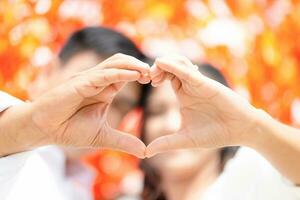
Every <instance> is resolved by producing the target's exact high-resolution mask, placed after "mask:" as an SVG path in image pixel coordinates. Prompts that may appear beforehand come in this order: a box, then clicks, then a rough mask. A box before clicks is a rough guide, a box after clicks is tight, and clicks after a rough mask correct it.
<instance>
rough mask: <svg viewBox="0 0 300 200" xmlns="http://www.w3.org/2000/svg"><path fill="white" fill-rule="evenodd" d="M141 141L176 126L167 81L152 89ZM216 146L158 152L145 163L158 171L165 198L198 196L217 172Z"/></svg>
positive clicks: (175, 103) (178, 118) (178, 122)
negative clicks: (143, 137)
mask: <svg viewBox="0 0 300 200" xmlns="http://www.w3.org/2000/svg"><path fill="white" fill-rule="evenodd" d="M146 114H147V118H146V121H145V142H146V144H149V143H150V142H151V141H153V140H155V139H156V138H158V137H161V136H164V135H170V134H172V133H174V132H176V131H178V130H179V129H180V126H181V120H182V119H181V115H180V109H179V102H178V100H177V98H176V94H175V93H174V90H173V89H172V86H171V84H170V82H169V81H165V82H164V83H162V84H161V85H160V87H157V88H154V89H153V90H152V92H151V95H150V96H149V101H148V106H147V108H146ZM219 158H220V157H219V151H218V150H217V149H199V148H198V149H188V150H176V151H175V150H174V151H172V152H167V153H162V154H158V155H156V156H154V157H152V158H150V159H148V160H147V163H148V164H150V165H151V166H152V167H154V168H155V170H157V171H158V172H159V174H160V175H161V178H162V188H163V190H164V192H165V194H166V195H167V199H171V200H177V199H178V200H183V199H190V200H191V199H199V196H201V193H202V191H203V190H204V189H205V188H206V187H207V186H208V185H209V184H210V183H211V182H212V181H213V180H214V179H215V178H216V177H217V176H218V175H219V172H220V171H219V167H220V163H219V162H220V160H219Z"/></svg>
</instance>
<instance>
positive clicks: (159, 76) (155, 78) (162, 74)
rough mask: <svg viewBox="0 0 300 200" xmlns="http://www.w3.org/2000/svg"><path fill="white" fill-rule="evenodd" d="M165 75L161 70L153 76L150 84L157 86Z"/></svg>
mask: <svg viewBox="0 0 300 200" xmlns="http://www.w3.org/2000/svg"><path fill="white" fill-rule="evenodd" d="M166 75H167V73H165V72H162V73H160V74H159V75H158V76H156V77H154V78H153V79H152V82H151V84H152V86H158V85H159V83H161V82H163V81H164V80H165V77H166Z"/></svg>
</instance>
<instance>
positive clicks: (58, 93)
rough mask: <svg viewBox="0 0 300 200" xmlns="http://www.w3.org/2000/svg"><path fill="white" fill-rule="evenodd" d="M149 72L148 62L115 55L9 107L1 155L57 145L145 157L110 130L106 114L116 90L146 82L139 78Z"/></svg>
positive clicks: (141, 148)
mask: <svg viewBox="0 0 300 200" xmlns="http://www.w3.org/2000/svg"><path fill="white" fill-rule="evenodd" d="M148 73H149V66H148V64H146V63H143V62H141V61H139V60H137V59H135V58H133V57H130V56H126V55H123V54H116V55H114V56H112V57H110V58H108V59H106V60H105V61H103V62H102V63H100V64H98V65H96V66H95V67H92V68H90V69H88V70H85V71H82V72H80V73H77V74H76V75H73V76H72V77H71V78H70V79H69V80H68V81H66V82H64V83H62V84H60V85H59V86H57V87H55V88H53V89H51V90H50V91H48V92H45V93H44V94H43V95H42V96H40V97H38V98H37V99H36V100H34V101H33V102H32V103H24V104H22V105H19V106H12V107H10V108H9V109H7V110H6V111H5V112H3V113H2V115H1V121H0V127H1V130H0V135H1V136H2V137H1V142H0V152H1V154H0V155H2V156H4V155H8V154H11V153H15V152H20V151H24V150H27V149H30V148H35V147H38V146H41V145H47V144H57V145H61V146H73V147H97V148H99V147H101V148H110V149H116V150H120V151H124V152H127V153H130V154H133V155H136V156H137V157H144V152H145V145H144V144H143V143H142V142H141V141H140V140H139V139H137V138H136V137H134V136H132V135H129V134H127V133H123V132H120V131H118V130H116V129H114V128H112V127H111V126H110V125H109V123H108V121H107V116H108V110H109V106H110V105H111V103H112V100H113V98H114V97H115V96H116V94H117V93H118V92H119V91H120V89H121V88H122V87H123V86H124V85H125V84H126V83H128V82H132V81H139V82H147V81H148V82H149V80H146V79H147V78H145V76H144V75H145V74H148ZM148 79H149V78H148ZM12 121H14V122H19V123H14V124H13V123H10V122H12ZM4 130H5V131H4ZM19 130H23V131H22V132H20V131H19ZM12 138H13V139H12ZM132 147H135V148H132Z"/></svg>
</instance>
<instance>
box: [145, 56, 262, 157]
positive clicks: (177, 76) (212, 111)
mask: <svg viewBox="0 0 300 200" xmlns="http://www.w3.org/2000/svg"><path fill="white" fill-rule="evenodd" d="M150 76H151V79H152V85H153V86H159V85H160V84H161V83H162V82H163V81H165V80H170V81H171V84H172V87H173V89H174V90H175V93H176V95H177V97H178V100H179V102H180V111H181V115H182V124H181V129H180V130H178V132H176V133H174V134H171V135H167V136H162V137H160V138H158V139H156V140H154V141H152V142H151V143H150V144H149V145H148V147H147V150H146V156H147V157H151V156H153V155H155V154H157V153H161V152H164V151H169V150H174V149H185V148H217V147H223V146H231V145H240V144H241V143H242V142H244V141H245V140H247V139H248V138H249V137H248V135H249V133H251V129H252V128H253V127H254V126H255V120H254V119H255V114H256V113H257V112H258V110H256V109H255V108H254V107H252V106H251V105H250V104H249V103H248V102H247V101H246V100H245V99H243V98H242V97H240V96H239V95H237V94H236V93H235V92H233V91H232V90H230V89H229V88H227V87H225V86H223V85H222V84H220V83H218V82H216V81H213V80H211V79H209V78H207V77H205V76H204V75H202V74H201V73H200V72H199V71H198V67H197V66H195V65H193V64H192V63H191V62H190V61H189V60H188V59H186V58H184V57H173V58H159V59H157V60H156V62H155V64H154V66H153V67H152V68H151V70H150Z"/></svg>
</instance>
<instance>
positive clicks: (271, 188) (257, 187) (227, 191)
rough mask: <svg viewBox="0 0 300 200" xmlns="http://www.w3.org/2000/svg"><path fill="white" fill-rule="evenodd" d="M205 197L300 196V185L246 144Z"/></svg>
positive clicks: (293, 199) (272, 199) (261, 199)
mask: <svg viewBox="0 0 300 200" xmlns="http://www.w3.org/2000/svg"><path fill="white" fill-rule="evenodd" d="M299 171H300V169H299ZM202 199H203V200H300V187H297V186H295V185H293V184H292V183H291V182H289V181H288V180H287V179H286V178H284V177H283V176H282V175H281V174H280V173H279V172H278V171H277V170H276V169H275V168H274V167H273V166H272V165H271V164H270V163H269V162H268V161H267V160H266V159H265V158H264V157H262V156H261V155H260V154H259V153H257V152H256V151H255V150H253V149H250V148H246V147H242V148H240V149H239V150H238V152H237V154H236V155H235V157H234V158H232V159H231V160H229V161H228V163H227V164H226V167H225V169H224V171H223V173H222V174H221V175H220V176H219V177H218V178H217V180H216V181H215V182H214V183H213V184H212V185H211V186H210V187H209V188H208V189H207V191H206V192H205V193H204V197H203V198H202Z"/></svg>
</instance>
